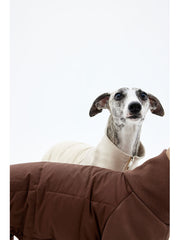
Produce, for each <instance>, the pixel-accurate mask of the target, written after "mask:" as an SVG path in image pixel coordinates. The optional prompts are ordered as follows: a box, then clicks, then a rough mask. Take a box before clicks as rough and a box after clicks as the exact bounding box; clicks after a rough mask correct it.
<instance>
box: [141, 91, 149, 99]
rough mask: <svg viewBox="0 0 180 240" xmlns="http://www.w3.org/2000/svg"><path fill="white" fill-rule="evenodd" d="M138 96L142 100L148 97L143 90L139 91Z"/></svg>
mask: <svg viewBox="0 0 180 240" xmlns="http://www.w3.org/2000/svg"><path fill="white" fill-rule="evenodd" d="M140 97H141V99H142V100H144V101H145V100H147V99H148V96H147V93H145V92H141V93H140Z"/></svg>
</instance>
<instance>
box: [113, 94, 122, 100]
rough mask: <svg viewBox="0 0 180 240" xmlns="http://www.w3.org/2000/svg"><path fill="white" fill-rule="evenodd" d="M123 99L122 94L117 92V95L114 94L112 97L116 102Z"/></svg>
mask: <svg viewBox="0 0 180 240" xmlns="http://www.w3.org/2000/svg"><path fill="white" fill-rule="evenodd" d="M123 98H124V94H123V93H122V92H118V93H116V94H115V95H114V99H115V100H116V101H120V100H121V99H123Z"/></svg>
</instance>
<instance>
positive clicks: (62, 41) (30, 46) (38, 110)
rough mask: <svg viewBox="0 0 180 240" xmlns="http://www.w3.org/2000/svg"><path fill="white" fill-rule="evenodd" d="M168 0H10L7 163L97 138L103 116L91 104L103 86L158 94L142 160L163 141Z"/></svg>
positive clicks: (32, 158) (147, 121) (145, 133)
mask: <svg viewBox="0 0 180 240" xmlns="http://www.w3.org/2000/svg"><path fill="white" fill-rule="evenodd" d="M168 21H169V19H168V1H167V0H147V1H144V0H136V1H134V0H126V1H123V0H119V1H115V0H113V1H100V0H96V1H79V0H78V1H72V0H66V1H64V0H63V1H55V0H51V1H50V0H49V1H47V0H25V1H24V0H15V1H11V38H10V40H11V163H21V162H32V161H40V160H41V158H42V156H43V155H44V153H45V152H46V151H47V150H48V149H49V148H50V147H51V146H52V145H54V144H55V143H57V142H60V141H64V140H76V141H83V142H86V143H89V144H92V145H96V144H97V143H98V142H99V140H100V139H101V137H102V136H103V134H104V130H105V126H106V123H107V119H108V112H106V111H105V110H104V111H103V112H102V113H101V114H99V115H97V116H95V117H94V118H90V117H89V116H88V112H89V108H90V106H91V104H92V102H93V101H94V99H95V98H96V97H97V96H98V95H100V94H101V93H104V92H111V91H114V90H116V89H118V88H120V87H126V86H127V87H138V88H142V89H143V90H145V91H146V92H149V93H152V94H153V95H155V96H156V97H158V98H159V99H160V101H161V103H162V105H163V106H164V109H165V112H166V114H165V117H163V118H162V117H158V116H156V115H153V114H151V113H150V112H149V114H148V115H147V117H146V119H145V122H144V125H143V128H142V135H141V140H142V143H143V144H144V145H145V148H146V157H145V159H148V158H150V157H153V156H155V155H157V154H159V153H160V152H161V151H162V150H163V149H164V148H167V147H169V56H168V52H169V49H168V44H169V43H168V40H169V39H168V34H169V22H168Z"/></svg>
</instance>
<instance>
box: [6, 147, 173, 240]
mask: <svg viewBox="0 0 180 240" xmlns="http://www.w3.org/2000/svg"><path fill="white" fill-rule="evenodd" d="M10 175H11V187H10V189H11V197H10V200H11V210H10V214H11V215H10V234H11V238H12V239H13V235H15V236H17V237H18V238H19V239H23V240H100V239H102V240H167V239H168V236H169V160H168V158H167V156H166V153H165V151H163V152H162V153H161V154H160V155H159V156H157V157H155V158H153V159H150V160H148V161H147V162H145V163H144V164H143V165H141V166H140V167H138V168H136V169H134V170H132V171H126V172H124V173H121V172H116V171H111V170H107V169H104V168H99V167H92V166H79V165H73V164H61V163H52V162H51V163H46V162H38V163H26V164H17V165H12V166H11V173H10Z"/></svg>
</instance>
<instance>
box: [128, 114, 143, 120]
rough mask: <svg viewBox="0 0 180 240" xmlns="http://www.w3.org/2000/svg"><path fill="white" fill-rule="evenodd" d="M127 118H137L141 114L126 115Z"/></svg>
mask: <svg viewBox="0 0 180 240" xmlns="http://www.w3.org/2000/svg"><path fill="white" fill-rule="evenodd" d="M127 118H128V119H139V118H141V114H132V115H129V116H128V117H127Z"/></svg>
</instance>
